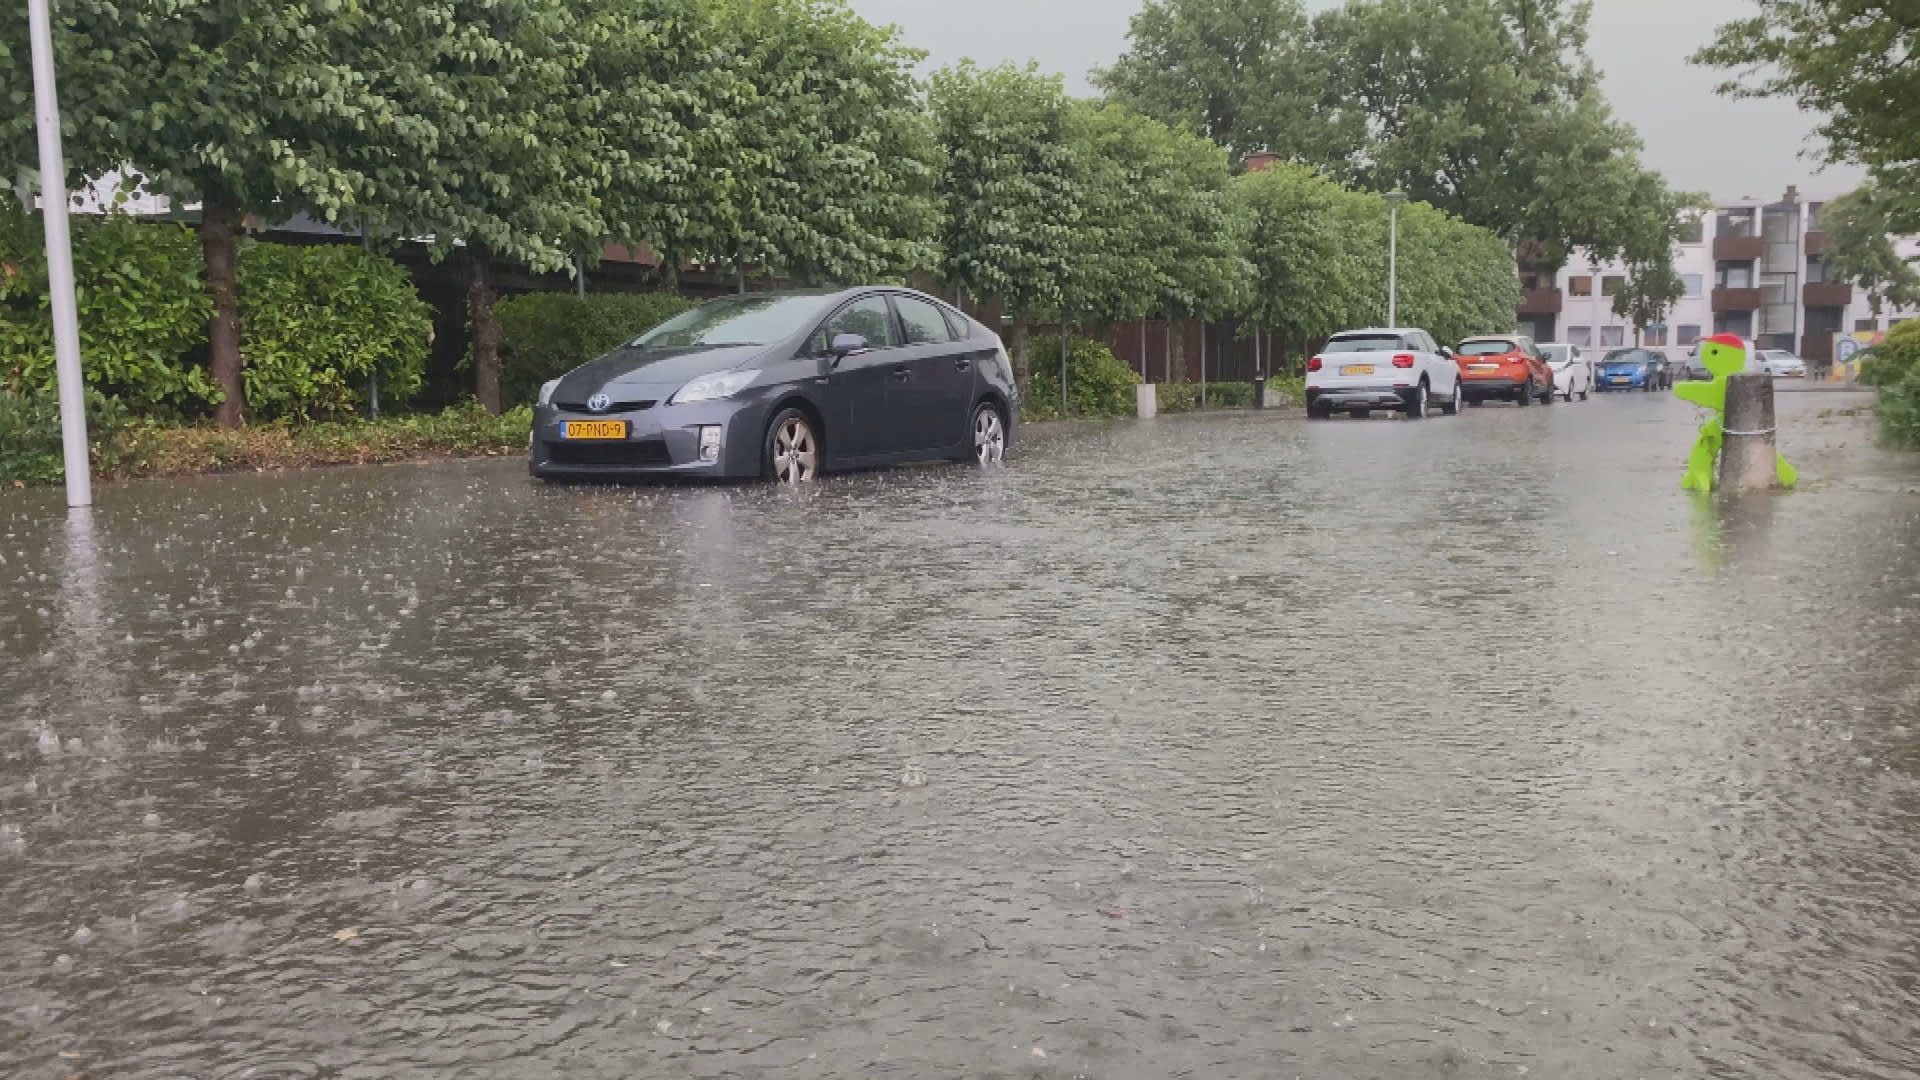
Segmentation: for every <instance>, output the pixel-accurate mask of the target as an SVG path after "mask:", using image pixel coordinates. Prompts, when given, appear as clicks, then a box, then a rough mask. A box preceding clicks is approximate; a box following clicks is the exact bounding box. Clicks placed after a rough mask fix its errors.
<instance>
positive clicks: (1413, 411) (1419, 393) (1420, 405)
mask: <svg viewBox="0 0 1920 1080" xmlns="http://www.w3.org/2000/svg"><path fill="white" fill-rule="evenodd" d="M1402 411H1403V412H1405V413H1406V414H1407V419H1409V420H1425V419H1426V418H1427V383H1426V380H1424V379H1422V380H1421V381H1420V384H1419V385H1418V386H1415V387H1414V388H1413V396H1412V397H1410V398H1408V399H1407V405H1406V408H1405V409H1404V410H1402Z"/></svg>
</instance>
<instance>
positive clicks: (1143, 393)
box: [1133, 383, 1160, 420]
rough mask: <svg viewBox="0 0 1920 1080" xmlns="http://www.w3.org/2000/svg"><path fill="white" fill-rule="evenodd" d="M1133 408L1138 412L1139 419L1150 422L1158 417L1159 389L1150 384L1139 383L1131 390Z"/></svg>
mask: <svg viewBox="0 0 1920 1080" xmlns="http://www.w3.org/2000/svg"><path fill="white" fill-rule="evenodd" d="M1133 393H1134V399H1133V400H1134V408H1135V409H1136V410H1138V411H1139V413H1140V419H1142V420H1151V419H1153V418H1154V417H1156V416H1158V415H1160V388H1159V387H1157V386H1155V385H1153V384H1152V383H1141V384H1140V385H1138V386H1136V387H1134V388H1133Z"/></svg>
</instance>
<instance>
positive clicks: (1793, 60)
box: [1694, 0, 1920, 231]
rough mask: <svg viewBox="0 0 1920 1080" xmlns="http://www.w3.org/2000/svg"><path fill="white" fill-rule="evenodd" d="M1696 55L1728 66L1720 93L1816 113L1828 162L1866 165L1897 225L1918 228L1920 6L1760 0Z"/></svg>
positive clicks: (1884, 1)
mask: <svg viewBox="0 0 1920 1080" xmlns="http://www.w3.org/2000/svg"><path fill="white" fill-rule="evenodd" d="M1758 7H1759V11H1758V12H1757V13H1756V14H1754V15H1753V16H1752V17H1750V18H1746V19H1739V20H1736V21H1734V22H1730V23H1727V24H1726V25H1724V26H1722V27H1720V30H1719V33H1718V35H1717V36H1716V38H1715V40H1714V42H1713V44H1711V45H1709V46H1707V47H1706V48H1704V49H1702V50H1701V51H1700V52H1699V53H1697V54H1695V56H1694V61H1695V62H1696V63H1701V64H1707V65H1711V66H1715V67H1720V68H1727V69H1732V70H1733V71H1734V72H1735V74H1734V76H1733V77H1732V78H1730V79H1729V80H1728V81H1727V82H1726V83H1724V84H1723V85H1722V86H1721V88H1720V89H1721V92H1722V93H1726V94H1731V95H1734V96H1736V97H1781V98H1786V99H1788V100H1790V101H1793V102H1794V103H1796V104H1798V105H1799V106H1800V107H1801V108H1802V109H1804V110H1806V111H1808V112H1812V113H1816V114H1818V115H1820V116H1821V117H1823V119H1822V121H1821V123H1820V125H1819V128H1818V132H1819V134H1820V135H1821V136H1822V137H1823V138H1824V139H1825V141H1826V146H1825V156H1826V158H1827V160H1828V161H1831V162H1853V163H1857V164H1861V165H1865V166H1866V167H1867V168H1868V169H1869V170H1870V171H1871V172H1872V174H1873V175H1874V176H1875V177H1876V178H1878V179H1879V180H1880V181H1881V183H1882V187H1883V189H1884V192H1885V196H1886V197H1887V198H1888V199H1889V200H1890V205H1891V206H1892V207H1893V208H1894V209H1895V210H1896V212H1897V215H1898V218H1899V219H1900V225H1899V228H1900V230H1901V231H1913V230H1915V229H1920V125H1916V124H1915V123H1914V122H1913V118H1914V116H1915V114H1916V112H1920V71H1916V69H1915V66H1914V59H1913V58H1914V53H1915V48H1916V45H1917V44H1920V7H1916V6H1915V5H1913V4H1911V3H1901V2H1890V0H1759V2H1758Z"/></svg>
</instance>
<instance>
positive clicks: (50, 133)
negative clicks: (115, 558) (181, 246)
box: [27, 0, 93, 507]
mask: <svg viewBox="0 0 1920 1080" xmlns="http://www.w3.org/2000/svg"><path fill="white" fill-rule="evenodd" d="M47 3H48V0H27V33H28V36H29V38H30V39H31V40H32V49H33V111H34V120H35V122H36V123H37V124H38V125H39V133H40V218H41V220H42V221H43V222H44V223H45V225H46V233H47V291H48V293H49V294H51V299H52V301H53V358H54V367H55V370H56V372H57V374H58V376H59V386H60V445H61V449H62V451H63V453H64V458H65V462H66V470H67V505H68V506H73V507H77V506H92V505H93V472H92V467H91V465H90V464H89V463H88V461H87V396H86V395H87V388H86V382H85V380H84V379H82V378H81V375H80V318H79V315H78V313H77V312H76V311H75V307H74V299H73V240H72V238H71V237H70V236H69V235H68V232H67V164H66V161H65V159H64V157H63V155H62V154H61V152H60V98H59V96H58V95H57V94H55V93H54V84H53V21H52V19H51V17H50V16H49V15H48V12H47Z"/></svg>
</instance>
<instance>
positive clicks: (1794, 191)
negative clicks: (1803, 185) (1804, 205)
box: [1781, 184, 1800, 203]
mask: <svg viewBox="0 0 1920 1080" xmlns="http://www.w3.org/2000/svg"><path fill="white" fill-rule="evenodd" d="M1781 201H1782V202H1790V203H1797V202H1799V201H1800V185H1798V184H1788V185H1787V197H1786V198H1784V199H1782V200H1781Z"/></svg>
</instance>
